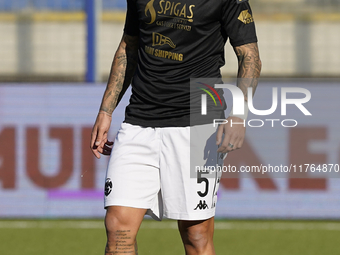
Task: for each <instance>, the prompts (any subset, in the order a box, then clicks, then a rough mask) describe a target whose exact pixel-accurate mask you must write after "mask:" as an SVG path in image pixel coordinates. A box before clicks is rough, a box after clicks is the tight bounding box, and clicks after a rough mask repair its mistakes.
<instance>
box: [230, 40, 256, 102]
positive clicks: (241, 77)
mask: <svg viewBox="0 0 340 255" xmlns="http://www.w3.org/2000/svg"><path fill="white" fill-rule="evenodd" d="M234 51H235V53H236V56H237V59H238V75H237V78H238V83H237V86H238V87H239V88H240V89H241V90H242V92H243V94H244V100H245V101H247V102H248V88H249V87H252V88H253V94H254V93H255V90H256V87H257V83H258V78H259V77H260V72H261V60H260V56H259V49H258V46H257V43H249V44H245V45H242V46H238V47H235V48H234Z"/></svg>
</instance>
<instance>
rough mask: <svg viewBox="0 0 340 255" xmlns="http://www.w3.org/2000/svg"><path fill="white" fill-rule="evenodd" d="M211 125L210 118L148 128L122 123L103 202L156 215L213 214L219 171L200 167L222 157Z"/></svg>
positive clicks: (180, 217) (186, 217)
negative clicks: (196, 122) (190, 124)
mask: <svg viewBox="0 0 340 255" xmlns="http://www.w3.org/2000/svg"><path fill="white" fill-rule="evenodd" d="M216 129H217V128H216V127H215V128H214V127H213V125H212V124H207V125H201V126H194V127H166V128H150V127H140V126H136V125H131V124H127V123H122V125H121V128H120V130H119V131H118V134H117V136H116V139H115V142H114V146H113V149H112V153H111V158H110V161H109V164H108V170H107V174H106V182H105V207H108V206H114V205H117V206H127V207H133V208H144V209H148V210H147V214H149V215H150V216H151V217H153V218H154V219H156V220H161V219H162V218H163V216H164V217H167V218H170V219H176V220H203V219H209V218H211V217H213V216H214V215H215V207H216V201H217V190H218V187H219V182H220V178H221V172H219V171H210V173H208V171H207V172H202V171H201V170H199V169H203V168H204V169H207V168H205V167H206V166H208V165H213V166H216V165H217V164H218V165H221V164H222V163H223V159H224V157H223V156H224V155H217V146H216ZM190 137H191V139H190ZM203 166H204V167H203ZM210 170H211V169H210Z"/></svg>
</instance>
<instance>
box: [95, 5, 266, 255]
mask: <svg viewBox="0 0 340 255" xmlns="http://www.w3.org/2000/svg"><path fill="white" fill-rule="evenodd" d="M228 38H229V40H230V43H231V45H232V46H233V48H234V51H235V53H236V55H237V58H238V63H239V69H238V78H239V81H238V84H237V85H238V87H239V88H240V89H241V90H242V92H243V94H244V100H245V103H246V102H247V99H248V96H247V88H248V87H252V88H253V92H254V91H255V89H256V86H257V79H258V77H259V75H260V69H261V61H260V58H259V52H258V47H257V37H256V33H255V26H254V20H253V16H252V11H251V9H250V6H249V3H248V0H219V1H206V0H182V1H178V0H127V14H126V21H125V27H124V34H123V37H122V40H121V42H120V45H119V47H118V49H117V51H116V54H115V56H114V59H113V63H112V67H111V73H110V77H109V81H108V84H107V88H106V91H105V93H104V96H103V99H102V103H101V106H100V111H99V113H98V116H97V119H96V122H95V124H94V127H93V131H92V136H91V149H92V151H93V153H94V155H95V156H96V157H98V158H100V154H104V155H110V154H111V157H110V161H109V165H108V170H107V177H106V183H105V208H106V217H105V227H106V232H107V245H106V248H105V254H106V255H109V254H138V251H137V243H136V239H135V238H136V235H137V232H138V229H139V227H140V225H141V222H142V220H143V217H144V215H145V214H149V215H151V216H152V217H153V218H154V219H158V220H161V219H162V217H163V216H165V217H167V218H170V219H175V220H177V221H178V228H179V231H180V235H181V237H182V241H183V244H184V248H185V252H186V254H189V255H194V254H199V255H203V254H204V255H212V254H215V250H214V245H213V232H214V215H215V206H216V199H217V190H218V184H219V181H220V177H221V176H220V175H219V174H218V175H214V178H210V177H209V178H207V176H206V175H205V174H206V173H205V172H201V170H202V169H201V168H200V169H199V171H197V172H196V176H195V177H194V178H191V177H192V176H191V173H190V171H191V170H190V163H191V162H190V160H191V158H192V157H193V155H194V156H195V157H196V156H197V158H198V160H199V162H198V161H197V162H196V163H197V164H198V165H199V166H207V165H208V164H210V163H211V162H215V161H214V159H216V161H217V160H219V159H221V158H222V160H223V156H221V155H220V153H222V154H223V155H225V154H226V153H228V152H231V151H233V150H236V149H239V148H240V147H241V146H242V143H243V140H244V136H245V127H244V126H243V125H234V126H230V125H229V124H223V125H220V126H219V127H218V128H217V130H216V128H214V129H213V125H212V122H211V119H210V120H209V121H208V120H203V121H202V120H198V122H197V123H193V122H192V121H191V117H192V113H193V112H191V109H190V102H191V98H190V96H191V95H189V94H191V93H190V79H191V78H196V79H197V80H196V81H197V84H200V85H201V86H206V87H205V88H204V89H205V91H207V90H209V89H210V91H213V93H216V94H215V95H216V96H217V95H218V97H219V98H220V97H222V100H221V101H220V103H221V104H220V105H218V107H216V108H213V107H211V102H210V104H209V102H208V106H207V108H208V110H209V111H210V112H209V114H210V116H211V117H219V119H220V118H221V116H222V117H224V116H223V110H224V109H225V107H226V106H225V102H224V100H223V92H222V91H221V90H218V89H216V90H214V88H213V86H214V84H206V82H201V83H200V82H199V81H200V80H199V78H200V77H202V79H203V77H204V78H212V79H213V80H214V79H215V80H214V81H216V82H214V83H215V84H217V83H222V81H221V74H220V67H221V66H223V65H224V63H225V62H224V46H225V43H226V41H227V39H228ZM130 83H132V95H131V98H130V103H129V105H128V106H127V108H126V113H125V121H124V123H122V125H121V128H120V130H119V132H118V134H117V136H116V138H115V142H114V145H113V143H112V142H109V141H108V137H107V134H108V131H109V128H110V124H111V115H112V112H113V111H114V109H115V108H116V106H117V104H118V103H119V101H120V100H121V98H122V96H123V95H124V93H125V91H126V90H127V88H128V87H129V85H130ZM201 89H203V88H201ZM201 92H202V90H200V94H199V95H201ZM211 93H212V92H211ZM194 94H195V93H194ZM212 95H213V94H212ZM210 101H211V100H210ZM194 110H195V109H194ZM221 111H222V114H221ZM194 113H197V112H194ZM198 115H200V114H198ZM243 119H245V116H237V115H230V116H229V117H228V118H227V120H228V121H229V122H230V121H231V120H232V121H234V122H242V121H243ZM196 124H197V125H196ZM202 130H203V131H202ZM204 130H208V132H205V131H204ZM190 137H191V138H194V139H190ZM202 141H203V142H202ZM111 145H113V147H112V148H111ZM217 146H219V147H217ZM208 161H209V162H210V163H209V162H208ZM196 163H195V164H196ZM213 164H214V163H213ZM202 168H203V167H202ZM208 174H209V173H208ZM159 254H162V252H161V251H159Z"/></svg>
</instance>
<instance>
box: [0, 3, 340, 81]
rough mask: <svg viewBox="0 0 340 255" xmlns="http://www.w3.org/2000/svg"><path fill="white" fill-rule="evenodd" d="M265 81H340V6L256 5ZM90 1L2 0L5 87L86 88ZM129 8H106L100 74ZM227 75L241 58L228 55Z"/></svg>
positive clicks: (0, 51)
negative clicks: (63, 84) (79, 84)
mask: <svg viewBox="0 0 340 255" xmlns="http://www.w3.org/2000/svg"><path fill="white" fill-rule="evenodd" d="M251 5H252V7H253V10H254V18H255V20H256V25H257V32H258V37H259V38H260V40H259V45H260V50H261V58H262V60H263V72H262V75H263V76H270V77H272V76H281V77H282V76H290V77H311V76H313V77H315V76H318V77H328V76H332V77H334V76H336V77H338V76H339V68H340V58H339V55H340V52H339V51H340V49H339V47H338V46H339V41H340V34H339V33H338V31H339V30H340V1H339V0H273V1H268V0H257V1H251ZM85 7H86V0H1V1H0V32H1V41H0V81H26V82H27V81H85V73H86V57H87V52H86V48H87V47H86V42H87V40H86V36H87V35H86V31H87V30H86V13H85ZM125 8H126V2H125V1H124V0H102V10H103V11H102V15H101V21H100V26H99V27H100V36H99V41H98V50H99V74H100V80H102V81H105V80H106V78H107V76H108V70H109V67H110V63H111V61H112V56H113V54H114V51H115V49H116V46H117V44H118V43H119V40H120V38H121V33H122V26H123V22H124V18H125V14H124V10H125ZM226 59H227V65H226V66H225V67H224V68H223V73H224V74H225V75H229V76H230V75H231V76H232V75H234V74H235V70H236V68H237V67H236V58H235V56H234V53H233V52H232V50H231V49H230V47H227V57H226Z"/></svg>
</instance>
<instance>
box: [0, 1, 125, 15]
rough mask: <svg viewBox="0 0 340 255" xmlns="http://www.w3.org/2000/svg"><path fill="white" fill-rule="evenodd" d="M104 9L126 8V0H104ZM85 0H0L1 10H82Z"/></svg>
mask: <svg viewBox="0 0 340 255" xmlns="http://www.w3.org/2000/svg"><path fill="white" fill-rule="evenodd" d="M102 1H103V9H104V10H114V9H123V10H124V9H126V0H102ZM85 2H86V1H85V0H0V12H9V11H11V12H13V11H22V10H25V9H34V10H49V11H82V10H84V9H85Z"/></svg>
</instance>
